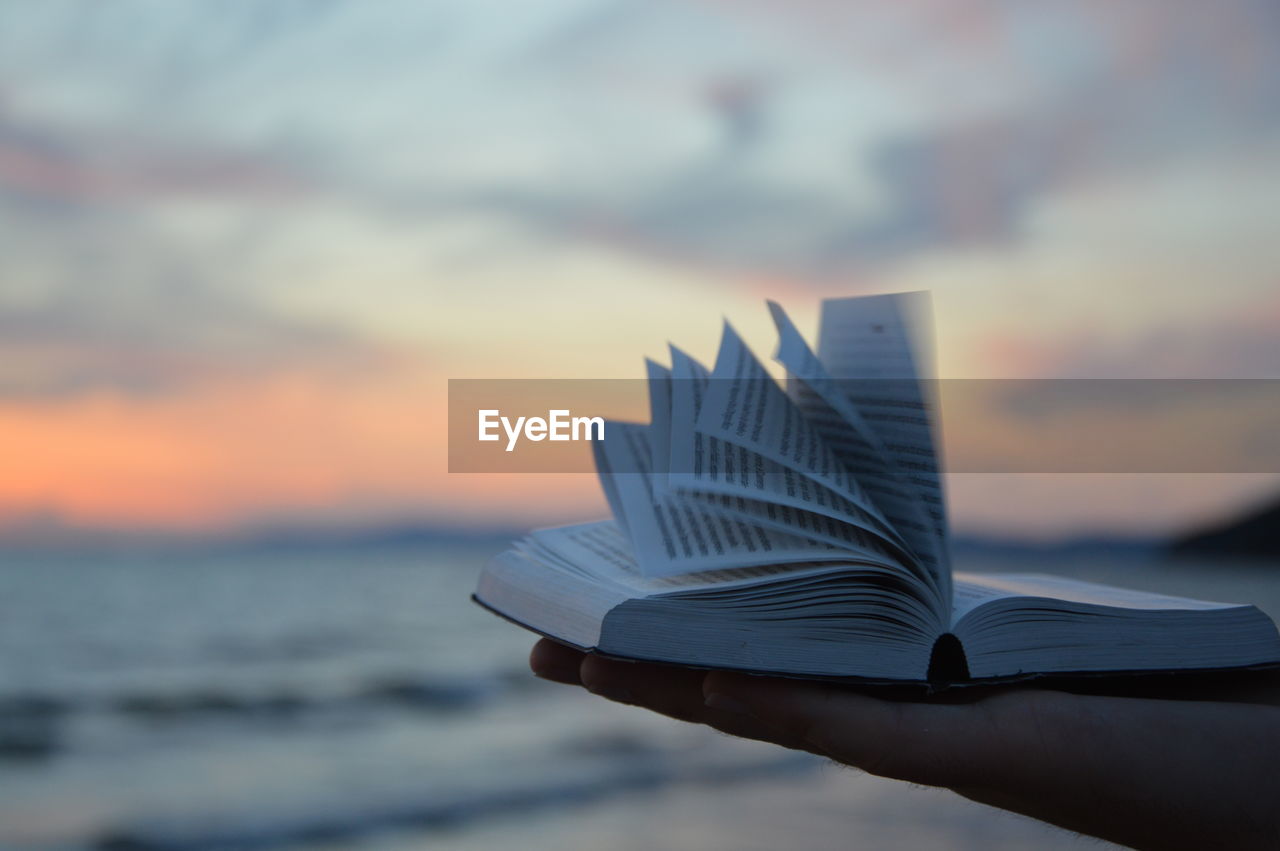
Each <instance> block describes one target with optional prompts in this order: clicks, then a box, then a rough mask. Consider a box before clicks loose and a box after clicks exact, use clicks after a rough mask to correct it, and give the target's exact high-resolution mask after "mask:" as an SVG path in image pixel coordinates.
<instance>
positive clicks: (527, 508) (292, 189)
mask: <svg viewBox="0 0 1280 851" xmlns="http://www.w3.org/2000/svg"><path fill="white" fill-rule="evenodd" d="M1276 8H1277V7H1276V5H1275V4H1274V3H1270V2H1266V0H1258V2H1244V1H1243V0H1242V2H1223V3H1214V4H1206V3H1194V2H1172V0H1148V2H1136V0H1135V1H1134V2H1124V0H1122V2H1115V0H1109V2H1020V3H986V2H958V1H957V0H950V1H949V2H919V0H917V1H916V2H902V3H877V4H872V3H847V2H827V0H788V2H781V0H756V2H730V0H521V2H517V3H512V2H501V3H499V2H491V0H471V2H466V3H460V2H459V3H444V2H439V3H432V2H428V3H421V2H404V3H392V2H377V3H370V2H364V3H362V2H357V0H345V2H342V0H339V1H338V2H331V0H324V2H322V1H321V0H314V1H313V2H293V1H292V0H273V2H270V3H263V2H252V1H251V0H244V2H227V3H218V4H180V3H158V2H130V0H120V2H114V3H110V4H99V3H90V2H59V0H41V2H39V3H32V2H23V0H0V470H2V472H0V540H3V539H4V538H5V537H11V538H14V539H21V538H23V537H24V536H28V535H32V534H36V535H44V536H49V537H53V538H57V537H58V536H59V535H62V534H71V533H74V532H76V531H78V530H96V529H107V530H121V531H129V532H143V533H154V532H163V533H170V532H178V533H188V532H194V533H199V534H209V533H215V534H221V533H235V532H238V531H241V530H244V529H252V528H257V527H262V526H271V525H277V524H303V525H316V526H342V527H349V526H366V525H378V524H383V523H399V522H406V521H414V522H424V523H431V524H438V525H441V526H462V527H467V528H482V527H485V526H511V525H527V524H544V523H553V522H562V521H568V520H572V519H576V518H577V517H579V516H589V515H592V514H597V513H600V511H601V510H602V508H601V506H602V500H601V499H600V497H599V495H598V488H597V486H596V483H595V482H594V480H593V479H592V477H590V476H585V475H563V476H518V475H513V476H499V475H471V476H468V475H461V474H450V473H448V472H447V470H446V463H445V449H446V435H445V417H446V411H445V392H446V382H447V379H449V378H520V377H537V378H572V377H583V378H602V377H629V378H638V377H641V376H642V375H643V367H642V358H643V357H644V356H645V355H649V356H653V357H661V356H662V355H663V353H664V351H665V348H666V344H667V341H668V340H670V341H674V342H677V343H679V344H681V345H682V346H684V347H686V348H687V349H688V350H689V351H691V352H692V353H693V354H694V355H696V356H699V357H701V358H703V359H705V360H708V361H710V360H711V359H712V358H713V356H714V351H715V344H716V342H717V338H718V334H719V330H720V324H721V321H722V317H728V318H729V319H730V320H731V321H733V323H734V324H735V326H736V327H738V329H739V330H740V331H741V332H742V333H743V335H744V337H745V338H746V339H747V340H749V341H750V342H751V344H752V345H753V346H754V347H755V348H756V351H757V352H758V353H760V354H762V355H768V354H769V353H770V351H771V347H772V344H773V335H772V330H771V323H770V321H769V318H768V313H767V311H766V310H765V308H764V299H766V298H773V299H776V300H778V301H781V302H782V303H784V304H785V305H786V306H787V307H788V309H789V310H790V311H791V313H792V315H793V316H794V317H795V318H796V320H797V322H798V323H799V325H800V327H801V329H802V330H804V331H806V332H807V333H810V334H811V335H812V333H813V332H814V331H815V330H816V319H817V310H818V305H819V302H820V300H821V299H822V298H824V297H832V296H839V295H849V294H857V293H867V292H884V291H891V290H904V289H912V290H915V289H928V290H931V291H932V292H933V296H934V312H935V316H936V321H937V326H938V355H939V369H940V372H941V374H942V375H944V376H951V377H1100V378H1112V377H1198V378H1204V377H1267V378H1280V224H1278V223H1280V215H1278V212H1280V210H1278V209H1277V201H1278V200H1280V50H1278V49H1277V46H1278V44H1280V13H1277V11H1276ZM1098 439H1099V440H1102V439H1105V435H1101V434H1100V435H1098ZM1278 481H1280V480H1278V477H1277V476H1275V475H1274V474H1263V473H1259V474H1256V475H1239V474H1237V475H1172V474H1170V475H1147V476H1136V475H1130V476H1120V475H1107V476H1103V475H1075V476H1046V475H1039V476H1031V475H1024V476H995V475H977V474H973V475H964V476H957V477H955V479H954V480H953V481H952V482H951V485H950V498H951V511H952V515H953V519H954V522H955V525H956V527H957V528H958V529H960V530H966V531H981V532H992V533H1001V534H1015V535H1061V534H1069V533H1075V532H1081V531H1092V530H1104V531H1120V532H1140V533H1146V532H1164V531H1168V530H1173V529H1177V528H1180V527H1182V526H1184V525H1186V524H1189V523H1195V522H1199V521H1202V520H1203V519H1205V518H1209V517H1214V516H1218V515H1221V514H1225V513H1229V512H1230V511H1232V510H1234V509H1236V508H1238V507H1239V506H1241V505H1245V504H1247V503H1249V502H1250V501H1251V500H1253V499H1256V498H1258V497H1260V496H1261V495H1264V494H1268V493H1271V492H1273V491H1275V490H1280V483H1278Z"/></svg>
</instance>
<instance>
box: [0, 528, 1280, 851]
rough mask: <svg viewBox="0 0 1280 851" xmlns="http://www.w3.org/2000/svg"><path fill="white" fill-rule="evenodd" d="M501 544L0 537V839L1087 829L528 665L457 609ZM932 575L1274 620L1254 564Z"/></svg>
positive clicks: (1003, 564)
mask: <svg viewBox="0 0 1280 851" xmlns="http://www.w3.org/2000/svg"><path fill="white" fill-rule="evenodd" d="M501 546H502V543H501V542H498V541H469V542H463V543H457V542H453V543H439V542H426V543H423V542H421V541H419V542H415V543H412V544H404V543H397V544H389V545H362V546H358V547H306V546H297V547H291V546H284V547H281V546H273V547H263V548H257V549H255V548H252V547H247V548H205V549H198V548H187V549H183V548H154V547H153V548H149V549H146V548H139V549H130V548H123V549H121V548H115V549H111V550H109V551H103V552H95V553H89V552H81V553H78V554H69V553H64V554H55V553H51V552H25V553H13V552H8V553H4V554H0V849H5V851H8V849H33V851H34V849H39V850H40V851H50V850H51V849H58V851H80V849H102V851H219V849H255V851H256V849H264V851H266V850H267V849H270V851H277V850H279V851H285V849H298V851H303V849H306V851H321V849H330V850H331V851H336V849H360V851H373V849H378V851H384V850H385V851H390V849H397V850H400V849H404V850H405V851H407V849H423V851H425V849H463V851H467V850H468V849H486V850H487V851H495V850H496V851H503V849H520V850H521V851H541V850H542V849H547V851H550V849H557V851H575V850H576V849H583V850H584V851H585V849H622V851H631V849H634V850H635V851H662V849H672V851H675V850H676V849H681V851H683V850H684V849H712V851H718V849H724V851H729V850H730V849H732V850H733V851H751V849H779V848H788V849H794V851H806V850H807V849H827V848H849V847H857V848H860V849H897V848H902V849H928V848H957V849H979V848H981V849H1002V848H1011V849H1012V848H1027V847H1036V848H1050V849H1052V848H1096V847H1097V845H1098V842H1097V841H1096V840H1091V839H1083V838H1080V837H1077V836H1073V835H1072V834H1070V833H1067V832H1064V831H1060V830H1057V829H1056V828H1051V827H1048V826H1045V825H1041V824H1039V823H1037V822H1034V821H1032V820H1030V819H1026V818H1022V817H1019V816H1014V815H1010V814H1008V813H1003V812H1001V811H998V810H994V809H991V808H988V807H985V806H982V805H980V804H976V803H973V802H970V801H966V800H964V799H963V798H960V797H958V796H956V795H954V794H952V793H950V792H948V791H945V790H937V789H922V788H916V787H912V786H910V785H908V784H904V783H899V782H895V781H890V780H885V779H881V778H876V777H872V776H869V775H866V774H864V773H862V772H859V771H856V770H853V769H849V768H844V767H840V766H835V765H832V764H831V763H829V762H826V761H824V760H822V759H819V758H817V757H814V756H811V755H808V754H802V753H796V752H792V751H787V750H784V749H781V748H778V747H774V746H771V745H767V744H763V743H758V742H748V741H743V740H739V739H734V738H732V737H729V736H725V735H722V734H720V733H717V732H715V731H713V730H710V729H708V728H705V727H700V726H695V725H690V724H684V723H681V722H677V721H672V720H670V719H666V718H662V717H658V716H655V715H652V714H650V713H647V712H645V711H643V710H640V709H637V708H634V707H628V706H621V705H617V704H611V703H608V702H606V701H603V700H601V699H598V698H595V697H593V696H591V695H588V694H585V693H584V692H583V691H582V690H581V689H577V688H571V687H566V686H559V685H555V684H552V683H546V682H543V681H540V680H537V679H535V678H534V677H533V676H531V675H530V674H529V672H528V669H527V666H526V658H527V655H528V651H529V647H530V646H531V644H532V636H530V635H529V634H528V633H526V632H524V631H523V630H521V629H519V628H517V627H514V626H512V625H511V624H509V623H506V622H504V621H502V620H500V619H498V618H496V617H494V616H493V615H491V614H489V613H487V612H485V611H483V610H482V609H480V608H479V607H477V606H476V605H474V604H473V603H471V602H470V601H469V599H468V597H469V594H470V593H471V590H472V588H473V586H474V583H475V580H476V576H477V573H478V571H479V569H480V567H481V566H482V565H483V563H484V561H485V559H486V558H488V557H489V556H490V555H492V554H493V552H495V551H496V550H497V549H500V548H501ZM1029 561H1033V562H1035V563H1034V564H1030V563H1028V562H1029ZM960 566H961V567H962V568H964V569H989V570H1014V569H1016V570H1028V569H1033V570H1044V571H1047V572H1057V573H1065V574H1069V575H1074V576H1079V577H1082V578H1086V579H1095V580H1100V581H1106V582H1112V583H1115V584H1121V585H1129V586H1131V587H1136V588H1149V589H1153V590H1163V591H1166V592H1169V593H1175V594H1185V595H1190V596H1197V597H1205V598H1209V599H1224V600H1229V601H1246V602H1255V603H1257V604H1259V605H1260V606H1262V607H1263V608H1264V609H1266V610H1267V611H1268V612H1269V613H1270V614H1272V615H1273V616H1277V615H1280V569H1277V568H1278V567H1280V566H1276V565H1271V566H1263V565H1239V566H1231V565H1213V564H1206V563H1186V562H1177V563H1166V562H1162V561H1160V560H1158V559H1154V558H1152V557H1150V556H1144V555H1135V554H1127V553H1119V554H1116V553H1111V554H1103V555H1092V556H1091V555H1088V554H1086V553H1082V552H1078V551H1077V552H1067V553H1059V554H1056V555H1055V554H1052V553H1046V554H1043V555H1039V556H1036V557H1034V558H1031V557H1029V556H1028V555H1027V554H1026V553H1022V554H1018V555H1014V556H1010V555H1004V556H999V555H992V554H990V553H987V554H978V555H976V556H973V557H971V558H969V559H968V560H967V561H964V560H962V564H961V565H960Z"/></svg>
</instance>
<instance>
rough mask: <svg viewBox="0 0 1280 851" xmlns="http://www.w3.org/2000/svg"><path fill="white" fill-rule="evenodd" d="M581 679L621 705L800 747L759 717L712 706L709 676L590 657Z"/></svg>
mask: <svg viewBox="0 0 1280 851" xmlns="http://www.w3.org/2000/svg"><path fill="white" fill-rule="evenodd" d="M580 676H581V679H582V683H583V685H584V686H585V687H586V688H587V690H588V691H591V692H593V693H595V694H598V695H600V696H601V697H605V698H608V699H610V700H614V701H617V702H619V703H626V704H630V705H632V706H640V707H643V708H645V709H649V710H652V711H654V712H657V713H659V714H662V715H666V716H668V717H670V718H676V719H678V720H680V721H689V722H692V723H696V724H706V725H708V726H710V727H714V728H715V729H717V730H720V731H721V732H724V733H728V734H730V735H733V736H740V737H742V738H746V739H758V740H761V741H768V742H774V743H777V744H782V745H785V746H787V747H795V746H797V745H796V743H795V742H794V741H793V740H791V739H788V738H786V737H783V736H781V735H780V734H779V733H778V731H776V730H774V729H772V728H770V727H768V726H767V725H764V724H762V723H761V722H759V721H758V720H756V719H754V718H750V717H747V716H743V715H741V714H738V713H730V712H723V711H721V710H719V709H716V708H714V707H709V706H707V705H706V699H705V698H704V696H703V691H702V681H703V679H704V677H705V676H706V672H705V671H700V670H695V669H691V668H680V667H674V666H671V665H649V664H645V663H643V662H626V661H621V660H617V659H609V658H606V657H604V656H597V655H594V654H588V655H587V657H586V658H585V659H584V660H583V662H582V668H581V672H580Z"/></svg>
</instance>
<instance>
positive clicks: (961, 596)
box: [952, 573, 1243, 623]
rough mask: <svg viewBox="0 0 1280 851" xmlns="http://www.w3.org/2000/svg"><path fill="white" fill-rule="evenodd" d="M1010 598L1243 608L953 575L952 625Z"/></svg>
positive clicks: (1107, 588) (1074, 584)
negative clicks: (984, 607)
mask: <svg viewBox="0 0 1280 851" xmlns="http://www.w3.org/2000/svg"><path fill="white" fill-rule="evenodd" d="M1013 597H1041V598H1048V599H1050V600H1061V601H1063V602H1065V603H1082V604H1084V605H1089V606H1110V607H1112V608H1118V609H1138V610H1147V611H1170V610H1175V611H1177V610H1181V611H1201V610H1205V609H1231V608H1236V607H1238V606H1241V605H1243V604H1237V603H1214V602H1210V601H1207V600H1192V599H1189V598H1187V597H1174V596H1171V595H1168V594H1156V593H1153V592H1150V591H1135V590H1133V589H1130V588H1116V587H1114V586H1112V585H1099V584H1098V583H1096V582H1085V581H1083V580H1079V579H1069V578H1067V577H1065V576H1050V575H1048V574H1041V573H999V574H978V573H957V574H956V577H955V604H954V606H953V608H952V619H953V620H952V622H953V623H955V622H957V621H959V620H960V618H962V617H964V616H965V615H966V614H968V613H969V612H971V611H973V610H974V609H976V608H977V607H978V606H981V605H982V604H984V603H989V602H991V601H992V600H999V599H1004V598H1013Z"/></svg>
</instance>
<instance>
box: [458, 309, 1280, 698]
mask: <svg viewBox="0 0 1280 851" xmlns="http://www.w3.org/2000/svg"><path fill="white" fill-rule="evenodd" d="M769 309H770V311H771V313H772V315H773V319H774V323H775V325H776V326H777V330H778V338H779V339H778V349H777V354H776V359H777V360H778V361H779V362H780V363H781V364H782V365H783V367H785V369H786V371H787V384H786V388H785V389H784V388H783V387H781V386H780V385H779V384H778V383H777V382H776V381H774V379H773V378H772V377H771V376H770V375H769V373H768V371H767V370H766V369H765V368H764V366H763V365H762V364H761V363H760V362H759V361H758V360H757V359H756V358H755V356H754V355H753V354H752V353H751V351H750V349H749V348H748V347H747V346H746V344H745V343H744V342H743V340H742V339H741V338H740V337H739V336H738V335H737V333H736V332H735V331H734V330H733V328H732V327H730V326H729V325H728V324H727V323H726V324H725V326H724V331H723V335H722V337H721V342H720V349H719V352H718V354H717V357H716V363H715V367H714V369H711V370H708V369H707V368H706V367H705V366H703V365H702V364H699V363H698V362H697V361H695V360H694V359H693V358H691V357H689V356H688V355H687V354H685V353H684V352H682V351H681V350H679V349H677V348H675V347H674V346H673V347H671V349H670V358H671V366H670V368H668V367H664V366H662V365H660V364H658V363H656V362H654V361H647V362H646V372H647V376H648V383H649V413H650V422H649V423H648V424H638V423H623V422H615V421H607V422H606V423H605V428H604V434H603V437H602V438H601V439H598V440H596V441H595V443H594V444H593V450H594V453H595V459H596V469H597V473H598V475H599V478H600V483H601V487H602V488H603V490H604V493H605V497H606V499H607V501H608V504H609V509H610V511H611V513H612V515H613V518H612V520H606V521H599V522H594V523H583V524H577V525H574V526H564V527H560V528H556V529H543V530H540V531H537V532H534V533H532V534H531V535H529V536H528V537H526V538H524V539H522V540H520V541H517V542H516V543H515V544H514V545H513V546H512V548H511V549H510V550H508V551H506V552H504V553H502V554H500V555H499V556H497V557H495V558H494V559H493V561H492V562H491V563H490V564H489V565H488V566H487V567H486V568H485V570H484V572H483V573H482V575H481V577H480V582H479V585H478V587H477V589H476V593H475V599H476V600H477V601H478V602H480V603H481V604H482V605H484V606H486V607H488V608H490V609H492V610H493V611H495V612H497V613H499V614H501V615H503V616H505V617H507V618H508V619H510V620H513V621H515V622H517V623H519V624H521V625H524V626H526V627H528V628H530V629H532V630H534V631H537V632H540V633H542V634H544V635H548V636H551V637H552V638H555V639H557V640H559V641H562V642H565V643H568V644H571V645H574V646H576V647H580V648H582V649H586V650H596V651H599V652H603V653H608V654H612V655H616V656H621V657H626V658H632V659H645V660H652V661H659V662H667V663H671V664H679V665H692V666H699V667H718V668H731V669H739V670H746V671H755V672H765V673H774V674H783V675H788V676H798V677H825V678H853V679H857V680H861V681H865V682H891V683H922V684H923V683H928V684H929V685H930V687H938V686H939V685H944V684H959V683H966V682H986V681H992V680H1010V679H1024V678H1031V677H1040V676H1063V675H1080V674H1089V675H1103V674H1134V673H1141V672H1154V671H1160V672H1170V671H1192V670H1211V669H1233V668H1250V667H1259V666H1272V665H1276V664H1280V634H1277V631H1276V627H1275V624H1273V623H1272V622H1271V620H1270V619H1269V618H1267V617H1266V616H1265V615H1264V614H1262V612H1260V611H1259V610H1258V609H1257V608H1255V607H1254V606H1250V605H1243V604H1230V603H1208V602H1203V601H1197V600H1187V599H1183V598H1178V597H1169V596H1164V595H1157V594H1146V593H1141V592H1136V591H1127V590H1123V589H1118V588H1109V587H1106V586H1101V585H1092V584H1089V583H1083V582H1078V581H1075V580H1071V579H1066V578H1061V577H1050V576H1038V575H1032V574H1019V575H1000V576H983V575H978V574H964V573H961V574H955V575H954V576H953V575H952V570H951V564H950V558H949V556H948V549H947V518H946V507H945V504H944V501H943V491H942V480H941V476H940V465H939V463H938V460H937V454H936V448H935V447H936V445H937V440H938V438H937V434H936V410H937V403H936V399H935V398H934V394H933V393H932V383H931V379H932V376H933V371H932V370H933V367H932V362H933V355H932V351H931V349H930V348H929V345H928V344H929V340H930V337H931V330H930V327H929V325H928V299H927V296H926V295H925V294H923V293H905V294H897V295H884V296H869V297H861V298H847V299H832V300H828V301H826V302H824V303H823V308H822V318H821V333H820V338H819V343H818V351H817V354H816V355H815V354H814V351H813V350H812V349H811V348H810V347H809V345H808V343H807V342H805V340H804V337H803V336H802V335H801V334H800V332H799V331H798V330H797V329H796V327H795V326H794V325H793V324H792V322H791V320H790V319H789V318H788V317H787V315H786V313H785V312H784V311H783V310H782V308H781V307H780V306H778V305H776V304H773V303H770V304H769Z"/></svg>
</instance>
